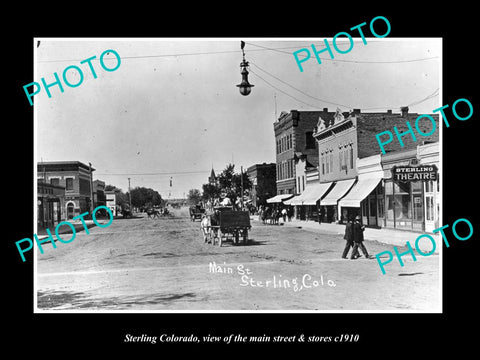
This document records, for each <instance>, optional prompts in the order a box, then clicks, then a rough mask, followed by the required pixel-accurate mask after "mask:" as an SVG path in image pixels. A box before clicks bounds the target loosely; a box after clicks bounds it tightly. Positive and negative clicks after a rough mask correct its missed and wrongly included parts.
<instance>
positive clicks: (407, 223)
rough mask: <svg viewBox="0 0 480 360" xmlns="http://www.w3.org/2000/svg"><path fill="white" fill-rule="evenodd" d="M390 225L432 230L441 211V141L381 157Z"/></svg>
mask: <svg viewBox="0 0 480 360" xmlns="http://www.w3.org/2000/svg"><path fill="white" fill-rule="evenodd" d="M382 164H383V168H384V171H385V180H384V183H385V221H384V226H385V227H387V228H395V229H403V230H413V231H420V232H424V231H427V232H431V231H432V230H433V229H435V228H437V227H438V223H439V221H438V219H439V212H440V196H439V175H438V166H437V165H439V152H438V143H434V144H427V145H421V146H418V148H417V149H415V150H410V151H404V152H397V153H394V154H387V155H383V156H382Z"/></svg>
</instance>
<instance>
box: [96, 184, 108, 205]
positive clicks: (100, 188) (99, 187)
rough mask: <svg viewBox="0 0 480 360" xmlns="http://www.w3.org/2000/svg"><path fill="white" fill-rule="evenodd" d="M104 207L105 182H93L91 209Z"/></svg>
mask: <svg viewBox="0 0 480 360" xmlns="http://www.w3.org/2000/svg"><path fill="white" fill-rule="evenodd" d="M100 205H103V206H106V197H105V181H103V180H98V179H97V180H93V207H94V208H96V207H97V206H100Z"/></svg>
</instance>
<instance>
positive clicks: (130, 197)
mask: <svg viewBox="0 0 480 360" xmlns="http://www.w3.org/2000/svg"><path fill="white" fill-rule="evenodd" d="M128 205H129V207H130V211H132V192H131V191H130V178H128Z"/></svg>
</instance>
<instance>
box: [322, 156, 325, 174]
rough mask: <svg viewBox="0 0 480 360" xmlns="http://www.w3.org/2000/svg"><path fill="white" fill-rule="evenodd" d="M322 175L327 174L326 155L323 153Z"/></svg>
mask: <svg viewBox="0 0 480 360" xmlns="http://www.w3.org/2000/svg"><path fill="white" fill-rule="evenodd" d="M322 175H325V157H324V156H323V154H322Z"/></svg>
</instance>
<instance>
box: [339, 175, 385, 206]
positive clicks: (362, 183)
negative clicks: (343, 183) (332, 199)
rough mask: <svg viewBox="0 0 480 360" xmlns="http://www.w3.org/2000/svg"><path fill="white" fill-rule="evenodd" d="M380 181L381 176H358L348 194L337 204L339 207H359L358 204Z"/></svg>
mask: <svg viewBox="0 0 480 360" xmlns="http://www.w3.org/2000/svg"><path fill="white" fill-rule="evenodd" d="M381 180H382V175H381V174H377V175H375V176H365V177H363V176H361V175H359V176H358V182H357V183H356V184H355V186H354V187H353V188H352V189H351V190H350V192H349V193H348V194H347V195H346V196H345V197H344V198H343V199H341V200H340V201H339V202H338V205H340V206H341V207H360V203H361V202H362V200H363V199H365V198H366V197H367V196H368V195H369V194H370V193H371V192H372V191H373V190H374V189H375V187H376V186H377V185H378V183H379V182H380V181H381Z"/></svg>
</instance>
